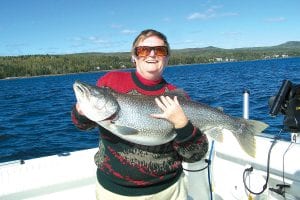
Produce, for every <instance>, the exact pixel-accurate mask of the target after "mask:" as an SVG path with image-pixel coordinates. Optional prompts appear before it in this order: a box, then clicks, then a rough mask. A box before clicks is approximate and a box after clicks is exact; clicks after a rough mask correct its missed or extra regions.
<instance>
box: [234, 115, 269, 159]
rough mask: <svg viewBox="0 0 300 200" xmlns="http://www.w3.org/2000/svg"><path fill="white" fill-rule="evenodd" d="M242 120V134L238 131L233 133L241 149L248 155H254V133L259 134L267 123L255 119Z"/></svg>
mask: <svg viewBox="0 0 300 200" xmlns="http://www.w3.org/2000/svg"><path fill="white" fill-rule="evenodd" d="M242 120H243V121H244V123H243V124H244V126H243V130H242V132H243V134H241V133H238V134H234V135H235V136H236V138H237V140H238V142H239V144H240V145H241V147H242V149H243V150H244V151H245V152H246V153H247V154H248V155H250V156H252V157H255V155H256V140H255V137H254V136H255V135H257V134H260V133H261V132H262V131H263V130H265V129H266V128H267V127H268V126H269V125H267V124H265V123H264V122H260V121H256V120H246V119H242Z"/></svg>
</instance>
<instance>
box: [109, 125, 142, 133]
mask: <svg viewBox="0 0 300 200" xmlns="http://www.w3.org/2000/svg"><path fill="white" fill-rule="evenodd" d="M112 126H114V128H113V129H114V130H116V131H117V132H118V133H120V134H122V135H136V134H138V132H139V131H138V130H137V129H134V128H130V127H128V126H119V125H114V124H112V125H111V127H112Z"/></svg>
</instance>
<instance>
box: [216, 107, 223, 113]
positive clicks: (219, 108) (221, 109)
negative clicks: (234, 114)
mask: <svg viewBox="0 0 300 200" xmlns="http://www.w3.org/2000/svg"><path fill="white" fill-rule="evenodd" d="M216 109H218V110H219V111H222V112H224V108H223V107H216Z"/></svg>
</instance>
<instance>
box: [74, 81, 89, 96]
mask: <svg viewBox="0 0 300 200" xmlns="http://www.w3.org/2000/svg"><path fill="white" fill-rule="evenodd" d="M74 90H75V91H77V92H79V93H80V94H81V95H83V94H85V93H86V92H87V90H88V87H87V85H86V84H85V83H83V82H81V81H75V83H74Z"/></svg>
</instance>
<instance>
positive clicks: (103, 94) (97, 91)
mask: <svg viewBox="0 0 300 200" xmlns="http://www.w3.org/2000/svg"><path fill="white" fill-rule="evenodd" d="M73 89H74V92H75V96H76V99H77V102H78V104H79V106H80V109H81V111H82V112H83V114H84V115H85V116H86V117H87V118H89V119H90V120H92V121H95V122H99V121H103V120H106V119H108V118H111V117H112V116H114V115H115V114H116V113H117V112H118V110H119V104H118V102H117V100H116V99H115V97H114V96H113V95H112V94H111V90H110V89H108V88H100V87H97V86H93V85H89V84H87V83H84V82H81V81H75V83H74V84H73Z"/></svg>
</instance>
